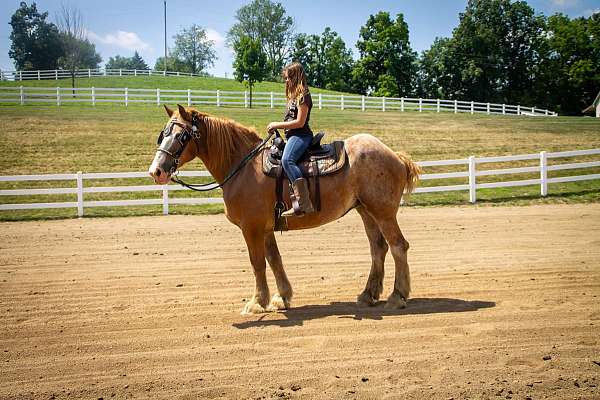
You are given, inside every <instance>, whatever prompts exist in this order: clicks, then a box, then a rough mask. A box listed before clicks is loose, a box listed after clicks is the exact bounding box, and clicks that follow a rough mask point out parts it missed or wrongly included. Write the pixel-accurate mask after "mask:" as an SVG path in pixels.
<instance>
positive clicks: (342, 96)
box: [340, 94, 344, 110]
mask: <svg viewBox="0 0 600 400" xmlns="http://www.w3.org/2000/svg"><path fill="white" fill-rule="evenodd" d="M340 108H341V109H342V110H343V109H344V95H343V94H342V95H341V96H340Z"/></svg>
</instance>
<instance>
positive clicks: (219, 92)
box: [217, 90, 221, 107]
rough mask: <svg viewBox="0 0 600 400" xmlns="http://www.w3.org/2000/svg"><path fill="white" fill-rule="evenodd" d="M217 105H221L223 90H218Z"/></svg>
mask: <svg viewBox="0 0 600 400" xmlns="http://www.w3.org/2000/svg"><path fill="white" fill-rule="evenodd" d="M217 107H221V91H220V90H217Z"/></svg>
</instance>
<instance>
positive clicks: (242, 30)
mask: <svg viewBox="0 0 600 400" xmlns="http://www.w3.org/2000/svg"><path fill="white" fill-rule="evenodd" d="M236 19H237V21H238V22H237V23H236V24H234V25H233V26H232V27H231V29H230V30H229V32H228V33H227V40H228V42H229V44H230V45H231V46H232V47H234V46H235V45H236V43H238V42H239V41H240V40H241V38H242V37H245V36H248V37H250V38H251V39H254V40H258V41H259V43H260V45H261V47H262V50H263V52H264V53H265V54H266V55H267V65H268V68H269V77H270V78H271V79H277V78H280V75H281V70H282V69H283V64H284V62H285V60H286V58H287V57H288V55H289V52H290V48H291V41H292V37H293V33H294V19H293V18H292V17H290V16H287V15H286V12H285V9H284V8H283V6H282V5H281V3H273V2H272V1H270V0H254V1H253V2H252V3H250V4H248V5H245V6H243V7H241V8H240V9H239V10H237V12H236Z"/></svg>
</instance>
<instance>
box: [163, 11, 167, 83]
mask: <svg viewBox="0 0 600 400" xmlns="http://www.w3.org/2000/svg"><path fill="white" fill-rule="evenodd" d="M164 5H165V71H166V70H167V0H165V1H164Z"/></svg>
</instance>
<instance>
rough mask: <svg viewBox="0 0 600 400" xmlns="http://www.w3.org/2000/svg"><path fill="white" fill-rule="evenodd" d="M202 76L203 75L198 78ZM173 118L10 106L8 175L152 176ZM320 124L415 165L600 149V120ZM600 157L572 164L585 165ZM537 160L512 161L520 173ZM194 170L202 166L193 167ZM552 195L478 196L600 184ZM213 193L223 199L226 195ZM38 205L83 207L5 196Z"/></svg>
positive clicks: (29, 215) (520, 200)
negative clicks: (373, 140) (378, 144)
mask: <svg viewBox="0 0 600 400" xmlns="http://www.w3.org/2000/svg"><path fill="white" fill-rule="evenodd" d="M190 79H197V78H190ZM202 109H203V111H207V112H209V113H212V114H214V115H219V116H223V117H228V118H232V119H235V120H236V121H238V122H240V123H242V124H244V125H247V126H254V127H256V129H257V131H258V133H259V134H260V135H261V136H262V135H264V129H265V127H266V125H267V124H268V122H270V121H274V120H280V119H281V117H282V114H283V109H281V108H279V109H277V108H276V109H270V108H258V109H243V108H216V107H203V108H202ZM166 120H167V117H166V114H165V113H164V110H162V108H159V107H157V106H130V107H129V108H125V107H124V106H122V105H108V106H106V105H102V106H100V105H99V106H96V107H92V106H89V105H69V106H65V107H56V106H46V107H42V106H32V105H31V106H30V105H28V106H0V152H1V153H2V154H3V156H2V157H1V158H0V168H1V170H2V172H1V173H0V175H18V174H40V173H73V172H76V171H79V170H81V171H84V172H123V171H145V170H146V169H147V168H148V165H149V163H150V162H151V160H152V158H153V156H154V151H155V143H156V142H155V141H156V136H157V133H158V132H159V131H160V130H161V129H162V127H163V125H164V124H165V122H166ZM311 126H312V127H313V129H315V130H324V131H325V132H326V133H327V136H326V138H327V140H326V141H330V140H335V139H345V138H348V137H349V136H351V135H353V134H355V133H359V132H366V133H371V134H373V135H375V136H377V137H378V138H380V139H381V140H382V141H383V142H384V143H386V144H387V145H388V146H390V147H391V148H392V149H394V150H397V151H404V152H406V153H408V154H410V155H411V157H412V158H413V159H414V160H415V161H425V160H441V159H454V158H464V157H468V156H470V155H474V156H491V155H515V154H525V153H537V152H539V151H542V150H546V151H563V150H575V149H589V148H600V120H597V119H593V118H570V117H558V118H528V117H508V116H505V117H503V116H487V115H466V114H458V115H454V114H446V113H440V114H437V113H417V112H407V113H400V112H386V113H383V112H360V111H352V110H346V111H340V110H317V109H313V113H312V115H311ZM589 159H596V160H597V159H598V157H595V158H594V157H579V158H574V159H573V158H571V159H569V160H568V161H566V162H577V161H584V160H589ZM517 165H519V166H525V165H535V162H521V163H511V164H510V167H514V166H517ZM507 167H509V165H508V164H486V165H485V168H486V169H494V168H507ZM187 168H188V169H201V168H202V165H201V163H200V162H193V163H192V165H190V166H188V167H187ZM459 169H460V170H465V169H466V166H464V167H460V168H458V167H445V168H442V167H438V168H427V169H425V171H424V172H426V173H432V172H449V171H456V170H459ZM589 173H600V169H599V168H595V169H588V170H583V171H558V172H555V173H551V174H550V176H551V177H554V176H564V175H569V174H571V175H572V174H589ZM535 177H536V174H519V175H514V176H496V177H481V178H480V179H478V181H479V182H486V181H488V182H489V181H494V180H516V179H529V178H535ZM151 183H152V182H151V181H150V178H148V179H131V180H120V181H117V180H110V181H97V182H87V181H86V186H92V185H108V184H110V185H133V184H136V185H142V184H151ZM463 183H466V180H465V179H454V180H446V181H422V182H421V184H420V186H421V187H426V186H434V185H448V184H463ZM73 185H74V183H72V182H24V183H2V184H0V189H12V188H33V187H73ZM549 191H550V196H548V197H547V198H544V199H542V198H540V197H539V195H538V194H539V187H538V186H528V187H521V188H519V187H517V188H502V189H487V190H478V192H477V195H478V204H491V205H496V204H537V203H549V202H551V203H557V202H558V203H562V202H567V203H571V202H577V203H581V202H597V201H599V200H600V199H599V198H600V181H583V182H574V183H567V184H554V185H550V188H549ZM199 195H200V194H198V193H192V192H189V191H178V192H174V193H172V196H176V197H180V196H181V197H190V196H191V197H196V196H199ZM204 195H205V196H214V197H220V194H219V193H208V194H204ZM159 196H160V194H159V193H152V192H148V193H146V192H142V193H127V194H97V195H86V200H100V199H117V198H119V199H121V198H123V199H136V198H147V197H153V198H158V197H159ZM26 201H27V202H38V201H74V196H68V195H65V196H59V195H56V196H32V197H16V196H15V197H5V196H3V197H2V198H0V202H2V203H22V202H26ZM467 203H468V193H467V192H446V193H436V194H415V195H413V196H411V198H410V200H409V202H408V204H409V205H417V206H430V205H456V204H467ZM221 211H222V206H220V205H211V206H184V205H177V206H175V205H171V206H170V212H171V213H215V212H221ZM161 212H162V209H161V207H160V206H147V207H145V206H144V207H113V208H104V207H103V208H89V209H86V210H85V213H86V215H87V216H122V215H151V214H160V213H161ZM74 216H76V210H74V209H69V210H58V209H54V210H37V211H3V212H0V220H20V219H40V218H69V217H74Z"/></svg>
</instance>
